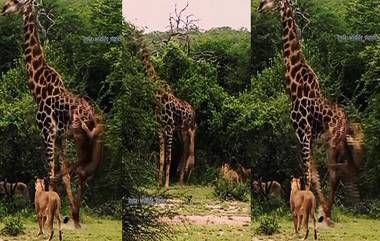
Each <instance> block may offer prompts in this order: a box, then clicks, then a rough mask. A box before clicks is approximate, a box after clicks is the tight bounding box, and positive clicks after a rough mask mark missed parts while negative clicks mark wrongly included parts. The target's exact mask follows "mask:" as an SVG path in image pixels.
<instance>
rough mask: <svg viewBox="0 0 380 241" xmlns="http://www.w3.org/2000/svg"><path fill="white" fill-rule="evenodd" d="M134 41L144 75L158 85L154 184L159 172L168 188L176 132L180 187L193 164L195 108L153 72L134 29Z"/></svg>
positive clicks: (156, 93)
mask: <svg viewBox="0 0 380 241" xmlns="http://www.w3.org/2000/svg"><path fill="white" fill-rule="evenodd" d="M135 40H136V42H138V43H139V45H140V55H141V58H142V62H143V65H144V68H145V71H146V73H147V76H148V78H149V79H150V80H151V81H152V82H153V84H155V85H156V86H157V87H158V88H157V90H156V92H155V94H154V97H155V100H156V110H155V118H156V121H157V122H158V123H159V126H160V127H159V128H160V129H159V141H160V160H159V171H158V184H159V186H160V187H162V186H163V181H162V179H163V171H164V165H165V167H166V173H165V188H166V189H168V188H169V176H170V165H171V159H172V143H173V135H174V133H175V132H176V131H179V132H180V139H181V140H182V142H183V146H184V153H183V155H182V159H181V160H180V165H179V170H180V178H179V182H180V185H181V186H183V184H184V178H185V175H186V174H187V173H188V172H189V170H190V169H192V168H193V167H194V163H195V134H196V128H197V125H196V121H195V111H194V109H193V107H192V106H191V104H189V103H188V102H186V101H184V100H182V99H180V98H178V97H176V96H175V95H174V93H173V91H172V90H171V88H170V86H169V85H168V84H167V82H165V81H163V80H161V79H160V78H159V76H158V75H157V74H156V71H155V69H154V66H153V64H152V63H151V61H150V57H149V53H148V49H147V47H146V45H145V43H144V40H143V34H142V32H139V31H136V34H135Z"/></svg>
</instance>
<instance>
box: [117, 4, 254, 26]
mask: <svg viewBox="0 0 380 241" xmlns="http://www.w3.org/2000/svg"><path fill="white" fill-rule="evenodd" d="M250 2H251V0H123V16H124V19H126V20H127V21H128V22H131V23H133V24H134V25H136V26H137V27H138V28H139V29H143V28H144V29H145V31H146V32H152V31H165V30H168V28H167V26H168V25H169V15H170V14H171V13H174V6H175V4H177V9H182V8H183V7H185V6H186V4H187V3H189V7H188V8H187V10H186V11H185V13H184V14H185V15H189V14H193V15H194V16H195V18H197V19H199V22H198V23H197V26H198V27H199V28H200V29H201V30H208V29H210V28H215V27H225V26H229V27H231V28H233V29H240V28H242V27H245V28H247V30H250V29H251V27H250V26H251V25H250V21H251V10H250V9H251V8H250Z"/></svg>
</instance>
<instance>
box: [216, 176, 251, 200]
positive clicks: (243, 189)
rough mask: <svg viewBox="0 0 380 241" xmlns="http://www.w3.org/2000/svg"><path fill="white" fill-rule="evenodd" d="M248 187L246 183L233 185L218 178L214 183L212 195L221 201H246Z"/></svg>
mask: <svg viewBox="0 0 380 241" xmlns="http://www.w3.org/2000/svg"><path fill="white" fill-rule="evenodd" d="M248 194H249V187H248V185H247V184H246V183H243V182H238V183H234V182H231V181H229V180H226V179H225V178H218V179H217V180H216V181H215V183H214V195H215V196H216V197H217V198H219V199H221V200H238V201H243V202H245V201H248Z"/></svg>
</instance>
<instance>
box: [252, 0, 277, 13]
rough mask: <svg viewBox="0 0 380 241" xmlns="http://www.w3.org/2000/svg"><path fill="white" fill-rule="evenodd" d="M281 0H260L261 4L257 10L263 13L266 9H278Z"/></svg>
mask: <svg viewBox="0 0 380 241" xmlns="http://www.w3.org/2000/svg"><path fill="white" fill-rule="evenodd" d="M279 2H280V0H260V4H259V7H258V8H257V11H259V13H262V12H264V11H270V10H274V9H277V7H278V5H279Z"/></svg>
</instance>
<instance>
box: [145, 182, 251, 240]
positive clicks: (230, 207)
mask: <svg viewBox="0 0 380 241" xmlns="http://www.w3.org/2000/svg"><path fill="white" fill-rule="evenodd" d="M147 191H148V193H150V194H153V193H155V194H164V195H168V197H169V198H170V199H169V201H168V202H167V203H166V204H163V205H161V206H160V208H168V207H169V208H171V209H172V210H173V211H174V212H177V213H178V214H180V215H199V216H205V215H218V216H226V217H227V216H245V217H249V215H250V211H249V210H250V202H249V201H247V202H240V201H221V200H218V199H217V198H216V197H215V196H214V193H213V192H214V190H213V187H212V186H196V185H186V186H184V187H180V186H178V185H173V186H171V187H170V189H169V190H168V191H165V190H164V189H163V190H159V191H158V190H157V189H156V188H150V189H149V190H147ZM171 227H172V228H173V231H174V233H175V236H174V237H173V238H172V239H174V240H179V241H181V240H189V241H193V240H194V241H195V240H205V241H207V240H210V241H211V240H212V241H213V240H216V241H219V240H242V241H245V240H247V241H249V240H251V237H252V232H250V225H248V224H236V225H222V224H211V223H208V224H190V223H185V224H172V226H171Z"/></svg>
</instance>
